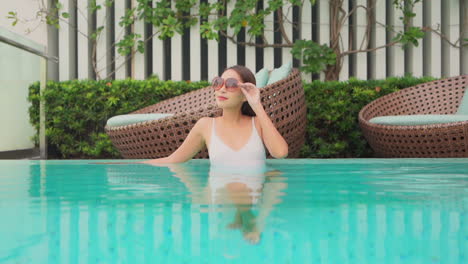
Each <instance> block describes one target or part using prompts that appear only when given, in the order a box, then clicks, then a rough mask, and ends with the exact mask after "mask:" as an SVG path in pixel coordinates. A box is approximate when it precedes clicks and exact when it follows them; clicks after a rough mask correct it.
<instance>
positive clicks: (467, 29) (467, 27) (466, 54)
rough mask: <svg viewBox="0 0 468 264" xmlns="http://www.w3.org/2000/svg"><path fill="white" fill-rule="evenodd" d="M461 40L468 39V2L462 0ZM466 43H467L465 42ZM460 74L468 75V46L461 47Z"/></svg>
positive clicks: (467, 0)
mask: <svg viewBox="0 0 468 264" xmlns="http://www.w3.org/2000/svg"><path fill="white" fill-rule="evenodd" d="M460 27H461V29H460V33H461V38H462V40H463V39H468V0H462V1H461V6H460ZM464 43H466V41H465V42H464ZM460 73H461V74H468V45H464V46H462V47H461V56H460Z"/></svg>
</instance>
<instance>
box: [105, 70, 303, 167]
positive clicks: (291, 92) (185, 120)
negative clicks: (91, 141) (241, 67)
mask: <svg viewBox="0 0 468 264" xmlns="http://www.w3.org/2000/svg"><path fill="white" fill-rule="evenodd" d="M260 96H261V102H262V105H263V106H264V108H265V111H266V112H267V114H268V115H269V116H270V118H271V120H272V122H273V124H274V125H275V127H276V128H277V129H278V131H279V132H280V133H281V135H283V137H284V138H285V140H286V142H287V143H288V145H289V151H288V157H297V156H298V154H299V151H300V148H301V146H302V145H303V144H304V142H305V131H306V121H307V120H306V105H305V97H304V89H303V88H302V80H301V75H300V72H299V70H297V69H295V68H294V69H292V71H291V73H290V74H289V75H288V77H286V78H285V79H283V80H280V81H278V82H275V83H272V84H270V85H267V86H265V87H263V88H260ZM143 113H172V114H174V115H173V116H170V117H165V118H162V119H158V120H151V121H146V122H140V123H136V124H131V125H124V126H112V127H109V126H106V127H105V131H106V133H107V134H108V135H109V137H110V139H111V141H112V143H113V144H114V146H115V147H116V148H117V149H118V150H119V151H120V153H121V154H122V156H123V157H124V158H128V159H149V158H161V157H166V156H169V155H170V154H172V153H173V152H174V151H175V150H176V149H177V148H178V147H179V146H180V145H181V144H182V142H183V141H184V139H185V138H186V137H187V135H188V133H189V132H190V130H191V129H192V127H193V126H194V125H195V123H196V122H197V121H198V120H199V119H200V118H202V117H205V116H206V117H216V116H220V115H221V113H222V109H221V108H218V107H217V105H216V100H215V98H214V92H213V89H212V88H211V87H210V86H208V87H205V88H202V89H199V90H196V91H192V92H189V93H186V94H183V95H179V96H177V97H174V98H171V99H167V100H164V101H162V102H159V103H157V104H154V105H151V106H148V107H145V108H143V109H140V110H138V111H135V112H132V113H131V114H143ZM266 151H267V156H268V157H271V155H270V154H269V153H268V150H267V149H266ZM194 158H208V151H207V149H206V147H205V148H204V149H203V150H202V151H200V152H199V153H198V154H197V155H196V156H195V157H194Z"/></svg>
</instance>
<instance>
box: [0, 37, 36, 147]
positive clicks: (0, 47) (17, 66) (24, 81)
mask: <svg viewBox="0 0 468 264" xmlns="http://www.w3.org/2000/svg"><path fill="white" fill-rule="evenodd" d="M0 35H1V36H3V37H7V38H8V39H12V40H15V41H18V42H21V43H22V44H25V45H28V46H30V47H33V48H36V49H42V50H44V47H42V46H40V45H38V44H36V43H34V42H32V41H30V40H28V39H25V38H23V37H21V36H19V35H17V34H15V33H12V32H9V31H7V30H5V29H2V28H0ZM0 58H1V59H0V152H1V151H11V150H21V149H30V148H33V147H34V144H33V142H32V140H31V137H32V136H33V135H34V134H35V132H34V129H33V127H32V126H31V124H30V123H29V114H28V109H29V105H30V104H29V103H28V101H27V96H28V87H29V85H30V84H31V83H33V82H35V81H38V80H39V77H40V67H39V66H40V58H39V57H38V56H36V55H33V54H31V53H29V52H26V51H23V50H20V49H18V48H15V47H12V46H10V45H7V44H5V43H2V42H0Z"/></svg>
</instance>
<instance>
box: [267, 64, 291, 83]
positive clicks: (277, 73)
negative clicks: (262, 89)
mask: <svg viewBox="0 0 468 264" xmlns="http://www.w3.org/2000/svg"><path fill="white" fill-rule="evenodd" d="M291 69H292V62H291V61H290V62H288V63H285V64H283V65H281V67H279V68H277V69H274V70H273V71H272V72H271V73H270V78H268V83H267V85H269V84H272V83H275V82H277V81H281V80H283V79H284V78H286V77H288V75H289V73H291Z"/></svg>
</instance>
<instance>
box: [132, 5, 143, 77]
mask: <svg viewBox="0 0 468 264" xmlns="http://www.w3.org/2000/svg"><path fill="white" fill-rule="evenodd" d="M137 6H138V2H137V0H132V7H133V8H135V7H137ZM133 32H134V33H135V34H139V35H141V38H138V40H142V41H144V40H145V22H144V21H143V20H142V19H138V20H136V21H135V23H134V24H133ZM138 40H137V42H138ZM137 42H136V43H135V47H134V49H135V54H134V55H133V60H132V61H133V62H132V77H133V79H136V80H144V79H145V77H146V76H145V72H146V71H145V54H142V53H140V52H139V51H138V50H137V45H138V43H137Z"/></svg>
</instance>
